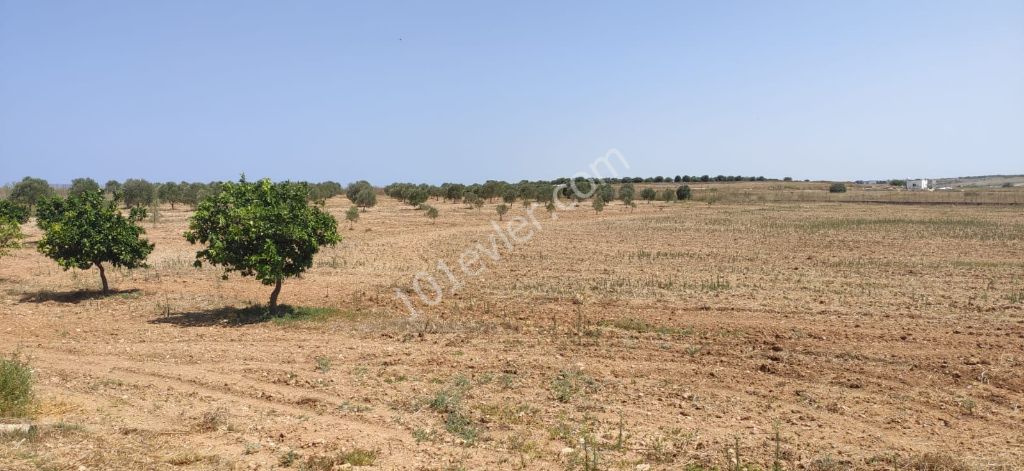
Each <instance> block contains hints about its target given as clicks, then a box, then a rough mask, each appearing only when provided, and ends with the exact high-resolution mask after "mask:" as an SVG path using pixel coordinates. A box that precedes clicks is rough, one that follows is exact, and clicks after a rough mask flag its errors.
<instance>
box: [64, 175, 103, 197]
mask: <svg viewBox="0 0 1024 471" xmlns="http://www.w3.org/2000/svg"><path fill="white" fill-rule="evenodd" d="M99 189H100V184H99V183H96V180H93V179H91V178H76V179H74V180H71V189H69V190H68V194H69V195H77V194H81V193H85V192H87V191H96V190H99Z"/></svg>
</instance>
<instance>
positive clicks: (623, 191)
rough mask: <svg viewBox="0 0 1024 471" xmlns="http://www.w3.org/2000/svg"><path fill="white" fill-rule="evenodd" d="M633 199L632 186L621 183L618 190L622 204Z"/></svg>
mask: <svg viewBox="0 0 1024 471" xmlns="http://www.w3.org/2000/svg"><path fill="white" fill-rule="evenodd" d="M635 197H636V189H635V188H633V184H632V183H623V184H622V187H620V188H619V199H621V200H622V202H623V203H626V202H628V201H633V198H635Z"/></svg>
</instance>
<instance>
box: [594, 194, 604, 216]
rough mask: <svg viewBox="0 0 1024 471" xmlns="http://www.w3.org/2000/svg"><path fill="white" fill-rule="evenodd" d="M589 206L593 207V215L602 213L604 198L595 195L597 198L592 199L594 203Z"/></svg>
mask: <svg viewBox="0 0 1024 471" xmlns="http://www.w3.org/2000/svg"><path fill="white" fill-rule="evenodd" d="M591 205H592V206H593V207H594V212H595V213H600V212H601V211H604V198H602V197H601V195H597V197H595V198H594V202H593V203H591Z"/></svg>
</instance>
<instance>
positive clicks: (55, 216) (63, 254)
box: [37, 190, 153, 293]
mask: <svg viewBox="0 0 1024 471" xmlns="http://www.w3.org/2000/svg"><path fill="white" fill-rule="evenodd" d="M145 217H146V211H145V210H144V209H141V208H136V209H133V210H132V212H131V214H130V215H129V216H128V217H127V218H126V217H124V215H122V214H121V212H120V211H118V209H117V207H116V203H114V202H113V201H107V200H106V199H105V198H104V197H103V192H101V191H100V190H94V191H90V192H86V193H81V194H77V195H71V196H68V198H67V199H61V198H58V197H51V198H48V199H45V200H42V201H40V202H39V210H38V214H37V219H38V221H37V223H38V225H39V228H40V229H42V230H44V231H45V232H46V233H45V234H44V235H43V238H42V240H40V241H39V245H38V249H39V252H40V253H42V254H43V255H46V256H47V257H50V258H52V259H53V260H55V261H56V262H57V264H58V265H60V267H61V268H63V269H64V270H70V269H72V268H78V269H80V270H88V269H89V268H92V267H93V266H95V267H96V268H97V269H99V271H100V280H101V281H102V283H103V292H104V293H107V292H109V288H108V285H107V275H106V272H105V271H104V267H103V264H104V263H110V264H111V265H113V266H115V267H124V268H138V267H144V266H146V263H145V261H146V257H148V256H149V254H150V252H152V251H153V244H150V243H149V241H147V240H146V239H143V238H141V236H142V235H143V234H145V232H146V231H145V230H143V229H142V228H141V227H139V226H138V225H137V224H136V222H138V221H140V220H142V219H144V218H145Z"/></svg>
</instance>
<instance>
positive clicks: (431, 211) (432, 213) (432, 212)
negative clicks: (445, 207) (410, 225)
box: [427, 206, 438, 224]
mask: <svg viewBox="0 0 1024 471" xmlns="http://www.w3.org/2000/svg"><path fill="white" fill-rule="evenodd" d="M437 216H438V214H437V208H435V207H433V206H431V207H429V208H427V217H428V218H430V220H431V221H433V222H434V223H435V224H436V223H437Z"/></svg>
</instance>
